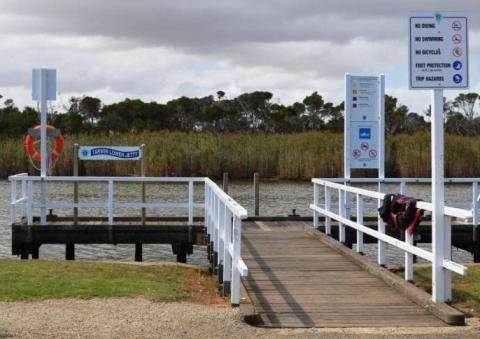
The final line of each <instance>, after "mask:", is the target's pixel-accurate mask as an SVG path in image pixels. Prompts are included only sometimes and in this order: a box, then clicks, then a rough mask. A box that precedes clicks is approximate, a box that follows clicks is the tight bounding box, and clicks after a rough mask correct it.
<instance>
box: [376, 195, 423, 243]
mask: <svg viewBox="0 0 480 339" xmlns="http://www.w3.org/2000/svg"><path fill="white" fill-rule="evenodd" d="M378 213H379V214H380V217H381V218H382V220H383V221H384V222H386V223H388V225H389V226H390V227H392V228H394V229H396V230H402V231H407V232H408V234H413V233H415V231H416V229H417V226H418V224H420V221H421V218H422V216H423V213H424V211H423V210H421V209H419V208H417V199H415V198H411V197H406V196H404V195H401V194H386V195H385V198H384V200H383V204H382V206H381V207H380V208H379V209H378Z"/></svg>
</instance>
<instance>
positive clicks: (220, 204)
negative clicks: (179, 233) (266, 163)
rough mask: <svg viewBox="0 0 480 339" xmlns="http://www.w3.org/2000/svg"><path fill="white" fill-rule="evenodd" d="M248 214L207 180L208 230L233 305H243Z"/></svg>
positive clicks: (206, 207) (206, 208) (206, 217)
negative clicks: (243, 245)
mask: <svg viewBox="0 0 480 339" xmlns="http://www.w3.org/2000/svg"><path fill="white" fill-rule="evenodd" d="M247 216H248V214H247V211H246V210H245V209H244V208H243V207H242V206H240V205H239V204H238V203H237V202H235V200H233V199H232V198H231V197H230V196H229V195H228V194H226V193H225V192H224V191H223V190H222V189H220V188H219V187H218V186H217V185H216V184H215V183H214V182H213V181H212V180H210V179H208V178H205V227H206V229H207V233H208V235H209V236H210V240H212V241H213V246H214V248H213V251H214V252H216V253H218V257H217V263H215V264H217V265H223V273H222V274H223V282H224V283H225V282H227V284H230V285H231V291H232V293H231V302H232V304H233V305H239V304H240V276H247V275H248V269H247V266H246V265H245V263H244V261H243V259H242V257H241V255H240V251H241V239H242V220H243V219H246V218H247Z"/></svg>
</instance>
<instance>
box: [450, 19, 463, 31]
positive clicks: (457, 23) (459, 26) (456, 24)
mask: <svg viewBox="0 0 480 339" xmlns="http://www.w3.org/2000/svg"><path fill="white" fill-rule="evenodd" d="M452 28H453V30H454V31H459V30H461V29H462V23H461V22H460V21H458V20H455V21H454V22H452Z"/></svg>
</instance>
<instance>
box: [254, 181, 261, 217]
mask: <svg viewBox="0 0 480 339" xmlns="http://www.w3.org/2000/svg"><path fill="white" fill-rule="evenodd" d="M253 186H254V196H255V199H254V200H255V216H256V217H258V216H259V215H260V173H258V172H256V173H254V174H253Z"/></svg>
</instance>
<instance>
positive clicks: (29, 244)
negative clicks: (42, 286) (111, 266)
mask: <svg viewBox="0 0 480 339" xmlns="http://www.w3.org/2000/svg"><path fill="white" fill-rule="evenodd" d="M204 235H205V231H204V225H203V223H201V222H198V221H196V222H195V223H194V224H191V225H189V224H188V223H187V220H186V219H185V218H184V219H183V220H182V218H154V217H150V218H147V220H146V221H142V220H141V218H134V217H117V218H116V219H115V222H114V224H112V225H109V223H108V220H106V218H93V217H84V218H82V217H79V218H78V220H77V221H76V222H75V223H74V222H73V219H72V218H69V217H62V218H47V224H46V225H41V226H40V225H39V220H38V219H37V218H35V219H34V222H33V224H31V225H28V224H27V223H22V222H20V223H15V224H13V225H12V254H13V255H19V256H20V257H21V258H22V259H28V257H29V255H31V257H32V259H38V257H39V254H38V253H39V248H40V246H42V245H43V244H61V245H63V244H64V245H65V259H66V260H74V259H75V244H112V245H116V244H135V260H136V261H142V259H143V253H142V246H143V244H171V245H172V252H173V254H175V255H177V261H178V262H183V263H185V262H187V255H189V254H192V253H193V245H206V241H205V236H204Z"/></svg>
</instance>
